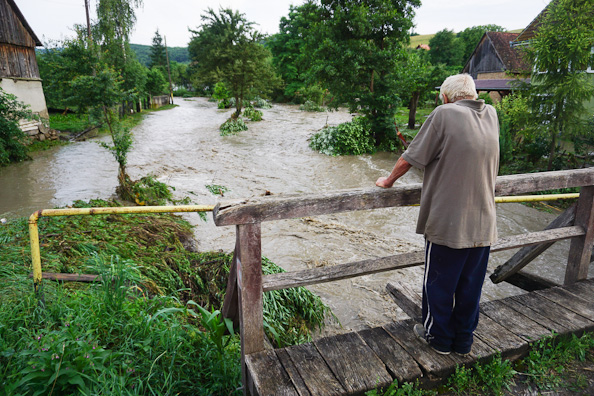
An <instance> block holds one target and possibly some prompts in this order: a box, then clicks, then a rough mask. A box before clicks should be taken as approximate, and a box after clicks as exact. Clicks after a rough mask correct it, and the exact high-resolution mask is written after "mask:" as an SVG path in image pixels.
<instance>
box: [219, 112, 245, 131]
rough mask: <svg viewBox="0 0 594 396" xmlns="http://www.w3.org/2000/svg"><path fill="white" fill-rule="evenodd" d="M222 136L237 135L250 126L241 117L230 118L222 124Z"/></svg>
mask: <svg viewBox="0 0 594 396" xmlns="http://www.w3.org/2000/svg"><path fill="white" fill-rule="evenodd" d="M219 130H220V131H221V136H227V135H235V134H237V133H239V132H242V131H247V130H248V127H247V125H246V124H245V122H244V121H243V119H241V118H233V117H231V118H229V119H228V120H227V121H225V122H224V123H223V125H221V126H220V128H219Z"/></svg>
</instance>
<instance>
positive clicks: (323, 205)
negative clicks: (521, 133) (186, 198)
mask: <svg viewBox="0 0 594 396" xmlns="http://www.w3.org/2000/svg"><path fill="white" fill-rule="evenodd" d="M571 187H581V193H580V197H579V199H578V203H577V209H576V210H575V216H572V217H571V219H572V221H570V223H572V224H573V225H567V226H563V227H560V228H556V227H555V228H550V229H546V230H544V231H539V232H533V233H528V234H522V235H515V236H513V237H504V238H500V240H499V241H498V242H497V244H496V245H494V246H492V249H491V251H493V252H496V251H501V250H507V249H514V248H521V247H526V246H531V245H539V244H544V243H553V242H554V241H558V240H562V239H569V238H571V239H572V242H571V245H570V250H569V257H568V262H567V269H566V273H565V284H571V283H573V282H575V281H577V280H580V279H585V278H586V276H587V272H588V266H589V263H590V256H591V253H592V245H593V242H594V224H593V223H594V216H593V210H594V205H593V201H594V168H592V169H580V170H570V171H558V172H543V173H533V174H522V175H512V176H501V177H498V178H497V184H496V195H497V196H502V195H517V194H523V193H528V192H536V191H545V190H556V189H562V188H571ZM420 197H421V185H420V184H415V185H406V186H398V187H394V188H391V189H379V188H371V189H365V190H346V191H337V192H329V193H323V194H310V195H301V196H291V197H261V198H252V199H246V200H238V201H230V202H224V203H220V204H218V205H217V206H216V207H215V209H214V212H213V215H214V219H215V224H216V225H217V226H229V225H234V226H235V227H236V244H235V252H234V257H233V263H232V267H231V273H230V276H229V281H228V284H227V293H226V297H225V302H224V306H223V315H224V316H226V317H230V318H233V319H234V321H235V322H236V323H237V324H238V325H239V328H240V334H241V353H242V373H243V379H244V385H245V387H244V389H246V388H247V384H248V382H247V380H246V379H247V377H246V367H245V356H246V355H249V354H252V353H256V352H260V351H263V350H264V327H263V306H262V303H263V293H264V292H266V291H270V290H279V289H286V288H291V287H298V286H307V285H312V284H318V283H323V282H331V281H335V280H340V279H346V278H352V277H357V276H362V275H367V274H372V273H379V272H384V271H391V270H395V269H399V268H406V267H411V266H415V265H421V264H422V263H423V253H424V252H422V251H417V252H412V253H405V254H399V255H395V256H390V257H384V258H379V259H372V260H364V261H358V262H354V263H346V264H340V265H336V266H333V267H330V268H326V267H323V268H313V269H306V270H301V271H293V272H285V273H280V274H273V275H266V276H263V275H262V268H261V263H262V249H261V245H262V243H261V223H262V222H265V221H275V220H282V219H290V218H301V217H305V216H316V215H325V214H331V213H339V212H348V211H355V210H370V209H379V208H388V207H397V206H408V205H414V204H418V203H419V202H420ZM517 270H518V267H517V266H516V267H514V268H511V269H507V270H506V271H504V272H505V273H503V274H500V277H499V278H500V280H501V279H505V278H506V277H507V276H510V275H511V274H512V273H514V272H517Z"/></svg>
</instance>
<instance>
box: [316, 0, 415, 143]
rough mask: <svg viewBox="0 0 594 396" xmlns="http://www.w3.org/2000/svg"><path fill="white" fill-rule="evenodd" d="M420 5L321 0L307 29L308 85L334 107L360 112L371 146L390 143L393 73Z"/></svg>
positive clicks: (384, 0) (394, 99) (394, 87)
mask: <svg viewBox="0 0 594 396" xmlns="http://www.w3.org/2000/svg"><path fill="white" fill-rule="evenodd" d="M418 6H420V1H418V0H410V1H395V0H372V1H367V2H360V1H356V0H339V1H331V0H320V2H319V3H318V9H319V14H320V19H319V22H317V23H316V24H315V25H314V26H313V27H312V34H313V35H314V38H315V42H316V43H317V46H316V47H315V48H314V49H313V51H312V53H313V55H312V59H313V60H312V62H313V67H312V70H311V75H310V81H312V82H315V81H320V82H321V83H322V85H324V86H325V87H327V88H328V89H329V90H330V91H331V92H332V94H333V95H335V101H334V102H333V103H332V105H333V106H338V105H340V104H342V103H346V104H348V106H349V108H350V109H351V110H353V111H354V110H358V111H360V112H362V113H363V114H364V115H365V117H366V118H367V119H368V121H369V124H370V125H371V129H372V131H373V135H374V139H375V143H376V146H381V145H390V144H391V143H390V142H391V141H394V138H395V131H394V126H393V117H394V114H395V112H396V106H397V105H398V102H399V98H398V96H397V95H396V92H397V86H398V80H397V78H396V74H395V73H394V70H395V68H396V66H397V64H398V62H399V61H400V60H401V59H402V58H403V56H404V53H405V50H404V49H403V47H404V45H405V44H406V43H408V40H409V36H408V32H409V31H410V29H411V28H412V26H413V24H412V19H413V17H414V9H415V8H416V7H418Z"/></svg>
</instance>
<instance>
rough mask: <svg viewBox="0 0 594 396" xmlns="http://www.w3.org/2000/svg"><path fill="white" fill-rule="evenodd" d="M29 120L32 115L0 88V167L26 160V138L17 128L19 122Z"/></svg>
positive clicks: (13, 97)
mask: <svg viewBox="0 0 594 396" xmlns="http://www.w3.org/2000/svg"><path fill="white" fill-rule="evenodd" d="M23 118H24V119H31V118H33V114H32V113H31V111H30V110H28V109H27V107H26V106H25V105H24V104H23V103H22V102H19V101H18V100H17V98H16V96H14V95H12V94H9V93H6V92H4V90H3V89H2V87H0V166H5V165H8V164H10V163H11V162H19V161H24V160H26V159H28V158H29V157H28V156H27V146H25V140H26V139H27V137H26V136H25V134H24V133H23V131H21V129H20V128H19V120H21V119H23Z"/></svg>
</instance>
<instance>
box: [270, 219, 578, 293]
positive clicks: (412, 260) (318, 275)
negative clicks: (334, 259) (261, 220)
mask: <svg viewBox="0 0 594 396" xmlns="http://www.w3.org/2000/svg"><path fill="white" fill-rule="evenodd" d="M584 233H585V231H584V230H583V228H582V227H579V226H573V227H564V228H557V229H554V230H547V231H538V232H533V233H529V234H522V235H515V236H511V237H505V238H500V239H499V241H498V242H497V243H496V244H495V245H494V246H493V247H492V248H491V252H498V251H502V250H507V249H516V248H519V247H522V246H526V245H535V244H539V243H543V242H550V241H557V240H562V239H568V238H573V237H576V236H580V235H584ZM423 262H424V251H422V250H419V251H415V252H411V253H403V254H399V255H395V256H389V257H382V258H378V259H369V260H363V261H357V262H354V263H347V264H340V265H335V266H333V267H329V268H328V267H320V268H311V269H305V270H300V271H292V272H282V273H278V274H272V275H266V276H264V280H263V284H262V286H263V289H264V291H270V290H281V289H288V288H291V287H299V286H308V285H313V284H318V283H325V282H333V281H336V280H341V279H348V278H354V277H357V276H363V275H369V274H375V273H378V272H386V271H392V270H395V269H402V268H408V267H413V266H417V265H421V264H423Z"/></svg>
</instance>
